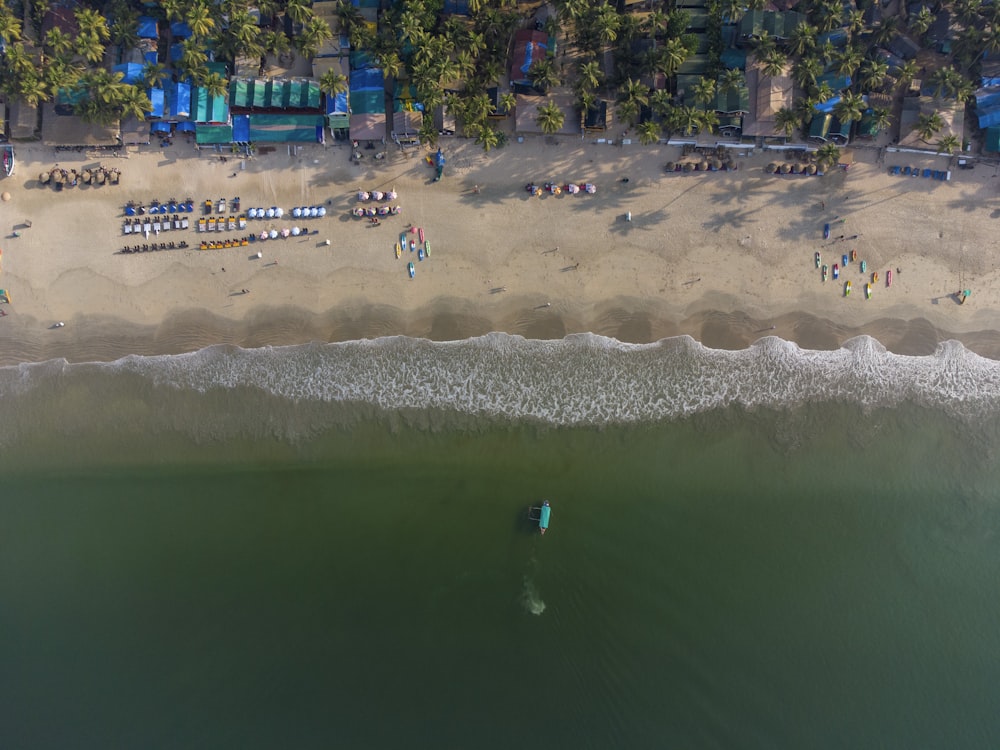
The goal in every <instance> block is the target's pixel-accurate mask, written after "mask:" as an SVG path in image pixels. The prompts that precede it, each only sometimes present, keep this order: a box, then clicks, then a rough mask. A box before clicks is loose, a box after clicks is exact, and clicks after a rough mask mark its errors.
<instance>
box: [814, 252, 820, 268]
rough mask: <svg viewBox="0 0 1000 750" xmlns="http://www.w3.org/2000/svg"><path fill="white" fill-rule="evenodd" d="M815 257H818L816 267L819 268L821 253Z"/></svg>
mask: <svg viewBox="0 0 1000 750" xmlns="http://www.w3.org/2000/svg"><path fill="white" fill-rule="evenodd" d="M814 257H815V259H816V268H819V264H820V259H819V253H816V255H815V256H814Z"/></svg>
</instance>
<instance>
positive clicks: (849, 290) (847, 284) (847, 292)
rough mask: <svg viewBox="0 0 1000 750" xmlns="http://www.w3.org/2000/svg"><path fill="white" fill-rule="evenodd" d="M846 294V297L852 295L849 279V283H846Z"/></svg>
mask: <svg viewBox="0 0 1000 750" xmlns="http://www.w3.org/2000/svg"><path fill="white" fill-rule="evenodd" d="M844 296H845V297H850V296H851V282H850V281H848V282H847V283H845V284H844Z"/></svg>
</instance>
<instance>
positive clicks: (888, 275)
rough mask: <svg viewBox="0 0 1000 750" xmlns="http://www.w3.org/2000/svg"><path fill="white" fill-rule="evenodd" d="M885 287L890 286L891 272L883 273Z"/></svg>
mask: <svg viewBox="0 0 1000 750" xmlns="http://www.w3.org/2000/svg"><path fill="white" fill-rule="evenodd" d="M885 285H886V286H887V287H889V286H892V271H891V270H889V271H886V272H885Z"/></svg>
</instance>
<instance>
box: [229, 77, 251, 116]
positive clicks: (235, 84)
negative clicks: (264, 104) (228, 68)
mask: <svg viewBox="0 0 1000 750" xmlns="http://www.w3.org/2000/svg"><path fill="white" fill-rule="evenodd" d="M250 83H251V82H249V81H246V80H244V79H242V78H236V79H233V80H232V81H230V83H229V106H231V107H239V108H241V109H242V108H245V107H249V106H250Z"/></svg>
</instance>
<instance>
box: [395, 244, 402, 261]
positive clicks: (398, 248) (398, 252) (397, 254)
mask: <svg viewBox="0 0 1000 750" xmlns="http://www.w3.org/2000/svg"><path fill="white" fill-rule="evenodd" d="M402 254H403V249H402V248H401V247H400V246H399V243H398V242H397V243H396V257H397V258H398V257H400V256H401V255H402Z"/></svg>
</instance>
